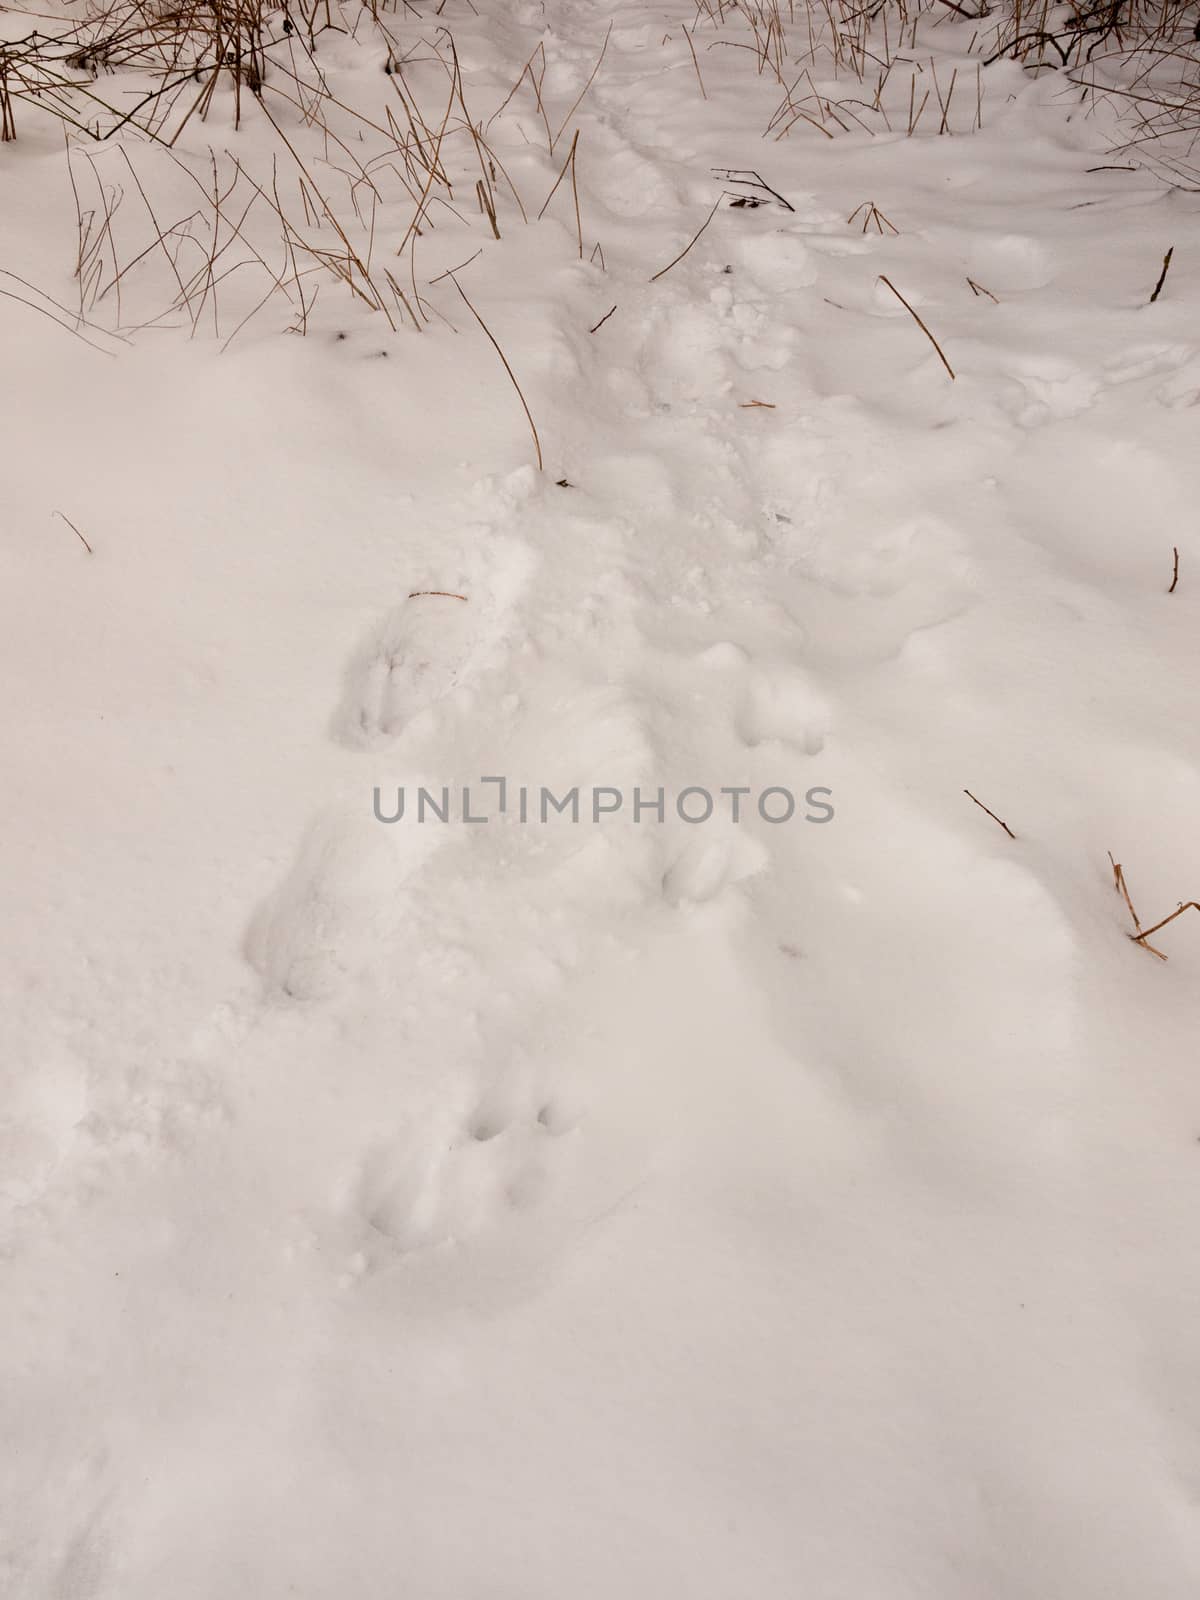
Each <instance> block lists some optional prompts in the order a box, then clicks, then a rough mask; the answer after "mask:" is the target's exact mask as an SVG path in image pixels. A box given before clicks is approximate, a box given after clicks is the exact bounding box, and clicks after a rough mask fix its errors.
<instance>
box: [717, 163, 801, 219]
mask: <svg viewBox="0 0 1200 1600" xmlns="http://www.w3.org/2000/svg"><path fill="white" fill-rule="evenodd" d="M712 170H713V172H714V173H715V174H716V176H717V177H718V178H724V179H725V181H726V183H740V184H741V185H742V186H743V188H746V189H762V190H763V191H764V192H765V193H766V194H769V195H770V196H771V198H772V199H773V200H778V201H779V204H780V205H781V206H782V207H783V209H784V210H785V211H792V212H794V211H795V209H796V208H795V206H793V205H790V204H789V203H788V202H787V201H786V200H785V199H784V198H783V196H782V195H781V194H780V193H779V191H778V189H772V187H771V185H770V184H769V183H766V182H765V181H764V180H763V178H762V177H761V175H760V174H759V173H757V172H755V171H754V170H753V169H752V168H750V167H714V168H713V169H712Z"/></svg>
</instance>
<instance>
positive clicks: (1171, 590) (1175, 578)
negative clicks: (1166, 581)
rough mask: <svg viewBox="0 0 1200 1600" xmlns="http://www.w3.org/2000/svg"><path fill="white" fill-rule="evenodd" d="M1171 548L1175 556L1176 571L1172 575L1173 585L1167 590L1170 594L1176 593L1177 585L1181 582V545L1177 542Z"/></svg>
mask: <svg viewBox="0 0 1200 1600" xmlns="http://www.w3.org/2000/svg"><path fill="white" fill-rule="evenodd" d="M1171 549H1172V551H1173V553H1174V556H1175V571H1174V573H1173V574H1172V575H1171V587H1170V588H1169V589H1168V590H1167V593H1168V594H1174V593H1175V585H1176V584H1177V583H1178V582H1179V546H1178V545H1177V544H1173V545H1172V546H1171Z"/></svg>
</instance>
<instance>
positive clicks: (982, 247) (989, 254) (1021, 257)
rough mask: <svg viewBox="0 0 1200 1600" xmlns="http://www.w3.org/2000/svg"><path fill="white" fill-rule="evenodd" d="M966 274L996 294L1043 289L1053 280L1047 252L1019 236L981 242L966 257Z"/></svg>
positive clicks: (1034, 240)
mask: <svg viewBox="0 0 1200 1600" xmlns="http://www.w3.org/2000/svg"><path fill="white" fill-rule="evenodd" d="M967 272H968V274H969V275H970V277H972V278H974V280H975V282H976V283H979V284H982V285H983V286H984V287H985V288H988V289H990V290H991V291H992V292H993V293H994V294H1000V293H1002V292H1004V291H1005V290H1007V291H1008V292H1009V293H1013V292H1016V291H1020V290H1022V289H1040V288H1042V287H1043V286H1044V285H1045V284H1047V283H1049V282H1050V279H1051V278H1052V277H1053V270H1052V266H1051V261H1050V256H1049V253H1048V252H1047V250H1046V248H1045V247H1044V246H1043V245H1041V244H1039V243H1038V241H1037V240H1036V239H1030V238H1027V237H1026V236H1025V235H1024V234H1019V233H1002V234H997V235H994V236H992V237H990V238H989V237H986V236H985V237H983V238H981V239H979V240H978V241H977V242H976V243H975V244H974V245H972V247H971V250H970V253H969V255H968V257H967Z"/></svg>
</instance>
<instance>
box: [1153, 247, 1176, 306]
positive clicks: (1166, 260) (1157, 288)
mask: <svg viewBox="0 0 1200 1600" xmlns="http://www.w3.org/2000/svg"><path fill="white" fill-rule="evenodd" d="M1174 254H1175V246H1174V245H1172V246H1171V248H1170V249H1169V250H1168V251H1167V253H1166V255H1165V256H1164V257H1163V264H1162V271H1161V272H1160V273H1159V275H1158V282H1157V283H1156V284H1155V285H1154V293H1153V294H1152V295H1151V296H1150V304H1151V305H1153V304H1154V302H1155V301H1156V300H1157V299H1158V297H1159V295H1160V294H1161V293H1162V286H1163V284H1164V283H1166V281H1167V269H1168V268H1169V267H1170V265H1171V257H1172V256H1173V255H1174Z"/></svg>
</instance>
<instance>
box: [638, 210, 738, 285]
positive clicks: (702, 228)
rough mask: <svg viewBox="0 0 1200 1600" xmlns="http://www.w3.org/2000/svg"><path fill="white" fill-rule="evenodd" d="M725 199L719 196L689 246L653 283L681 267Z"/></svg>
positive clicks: (686, 246)
mask: <svg viewBox="0 0 1200 1600" xmlns="http://www.w3.org/2000/svg"><path fill="white" fill-rule="evenodd" d="M724 198H725V197H724V195H718V196H717V199H716V202H715V204H714V205H713V208H712V210H711V211H710V212H709V213H708V215H707V216H706V217H705V219H704V221H703V222H702V223H701V224H700V226H699V227H698V228H697V229H696V231H695V233H694V234H693V235H692V237H691V238H690V239H689V240H688V242H687V244H685V245H684V247H683V249H682V250H681V251H680V252H679V254H678V255H677V256H676V257H675V259H674V261H668V262H667V264H666V266H665V267H662V268H660V269H659V271H658V272H656V273H655V274H654V276H653V277H652V278H651V279H650V282H651V283H657V282H658V280H659V279H660V278H665V277H666V275H667V273H668V272H670V270H671V268H672V267H677V266H678V265H679V263H680V262H681V261H682V260H683V258H684V256H685V255H687V253H688V251H689V250H690V249H691V248H692V246H693V245H694V244H695V242H696V240H697V239H698V238H699V237H700V235H701V234H702V233H703V232H704V230H705V228H707V227H708V225H709V223H710V222H711V221H712V219H713V218H714V217H715V216H716V214H717V206H719V205H720V204H721V201H722V200H723V199H724Z"/></svg>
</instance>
